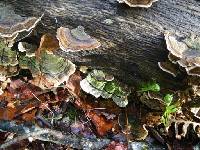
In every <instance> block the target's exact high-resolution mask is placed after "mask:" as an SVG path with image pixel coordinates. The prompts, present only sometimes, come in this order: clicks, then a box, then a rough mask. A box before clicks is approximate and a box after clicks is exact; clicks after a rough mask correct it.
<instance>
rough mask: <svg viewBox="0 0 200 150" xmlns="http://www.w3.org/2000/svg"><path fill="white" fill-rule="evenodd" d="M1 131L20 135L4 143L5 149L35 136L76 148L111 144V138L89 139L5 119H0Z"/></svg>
mask: <svg viewBox="0 0 200 150" xmlns="http://www.w3.org/2000/svg"><path fill="white" fill-rule="evenodd" d="M0 131H6V132H14V133H16V134H18V137H16V138H14V139H12V140H10V141H8V142H6V143H4V144H2V145H1V146H0V149H5V148H7V147H9V146H11V145H12V144H14V143H17V142H20V141H21V140H24V139H28V138H30V137H31V138H33V139H38V140H41V141H48V142H52V143H55V144H61V145H69V146H70V147H72V148H76V149H88V150H89V149H102V148H103V147H104V146H106V145H107V144H109V142H110V140H109V139H97V138H95V139H87V138H81V137H79V136H77V135H72V134H68V135H66V134H62V132H60V131H56V130H52V129H44V128H40V127H36V126H34V125H29V126H26V125H25V124H20V125H17V124H16V123H15V122H14V121H11V122H9V121H3V120H0Z"/></svg>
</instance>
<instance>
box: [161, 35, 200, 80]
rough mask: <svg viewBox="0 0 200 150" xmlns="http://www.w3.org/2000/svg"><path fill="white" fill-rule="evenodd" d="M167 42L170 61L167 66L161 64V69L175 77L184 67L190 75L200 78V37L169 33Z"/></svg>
mask: <svg viewBox="0 0 200 150" xmlns="http://www.w3.org/2000/svg"><path fill="white" fill-rule="evenodd" d="M165 40H166V44H167V49H168V51H169V55H168V59H169V61H168V63H167V64H166V63H164V62H159V63H158V65H159V67H160V68H161V69H162V70H163V71H166V72H168V73H170V74H172V75H173V76H176V75H177V74H178V72H177V71H178V70H179V68H180V67H182V68H183V69H184V70H185V71H186V73H187V74H188V75H191V76H198V77H200V37H198V36H195V35H191V36H190V37H187V36H183V35H178V34H176V33H170V32H167V33H166V34H165ZM178 67H179V68H178Z"/></svg>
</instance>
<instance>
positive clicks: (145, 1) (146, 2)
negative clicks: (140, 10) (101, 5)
mask: <svg viewBox="0 0 200 150" xmlns="http://www.w3.org/2000/svg"><path fill="white" fill-rule="evenodd" d="M117 1H118V2H119V3H126V4H127V5H129V6H130V7H145V8H148V7H151V5H152V4H153V3H154V2H156V1H158V0H117Z"/></svg>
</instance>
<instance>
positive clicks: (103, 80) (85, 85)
mask: <svg viewBox="0 0 200 150" xmlns="http://www.w3.org/2000/svg"><path fill="white" fill-rule="evenodd" d="M80 85H81V88H82V89H83V91H85V92H86V93H90V94H92V95H93V96H95V97H96V98H98V97H100V96H102V97H103V98H106V99H108V98H112V100H113V101H114V102H115V103H116V104H117V105H118V106H119V107H126V105H127V104H128V99H127V96H128V95H129V93H128V92H126V91H125V90H124V89H122V88H121V87H120V86H119V85H118V83H117V82H116V81H114V77H111V76H110V75H108V74H106V73H104V72H103V71H101V70H93V71H92V72H90V73H89V74H88V75H87V77H86V78H85V79H83V80H82V81H81V82H80Z"/></svg>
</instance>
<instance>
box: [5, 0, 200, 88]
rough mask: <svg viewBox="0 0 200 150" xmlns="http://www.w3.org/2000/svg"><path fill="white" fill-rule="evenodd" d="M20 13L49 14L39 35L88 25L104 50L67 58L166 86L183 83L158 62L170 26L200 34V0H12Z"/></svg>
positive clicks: (127, 79) (122, 76) (163, 53)
mask: <svg viewBox="0 0 200 150" xmlns="http://www.w3.org/2000/svg"><path fill="white" fill-rule="evenodd" d="M4 3H7V4H9V5H12V7H13V9H14V10H15V12H16V13H17V14H19V15H21V16H37V15H41V13H45V16H44V17H43V19H42V24H43V25H42V24H40V25H39V26H38V27H37V30H38V32H39V33H45V32H51V33H54V34H55V32H56V29H57V28H58V27H60V26H64V27H69V28H75V27H77V26H79V25H81V26H83V27H85V30H86V32H87V33H89V34H90V35H91V36H94V37H96V38H97V39H98V40H99V41H100V42H101V43H102V46H101V47H100V48H99V49H96V50H92V51H85V52H78V53H68V54H64V53H62V55H65V56H67V57H68V58H69V59H71V60H72V61H73V62H74V63H75V64H77V65H87V66H89V67H91V68H98V69H103V70H105V71H108V72H109V73H112V74H114V75H115V76H117V77H118V79H120V80H121V81H124V82H125V83H128V84H130V85H134V84H138V83H139V82H141V81H145V80H149V79H152V78H155V79H157V81H158V82H160V83H162V84H163V85H165V86H166V87H169V86H172V85H175V84H176V85H180V84H181V82H180V80H179V79H174V78H173V77H172V76H170V75H168V74H167V73H164V72H163V71H161V70H160V69H159V68H158V65H157V62H158V61H163V60H165V59H166V57H167V49H166V45H165V41H164V36H163V33H164V32H165V31H166V30H169V31H178V32H181V33H184V34H189V33H191V32H193V33H196V34H197V35H200V2H199V1H195V0H184V1H183V0H159V1H158V2H156V3H154V4H153V6H152V7H151V8H148V9H145V8H130V7H128V6H126V5H125V4H119V3H118V2H117V0H34V1H30V0H23V1H17V0H16V1H11V0H10V1H8V0H4Z"/></svg>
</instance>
